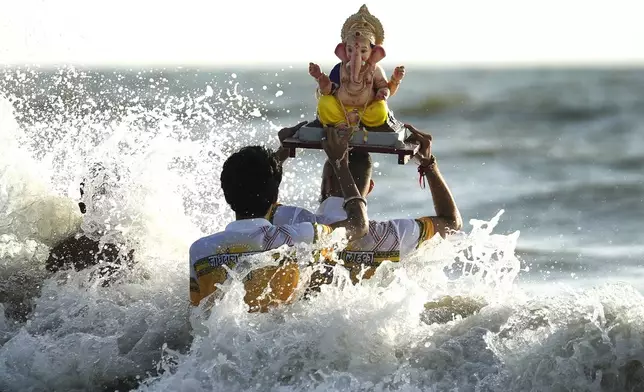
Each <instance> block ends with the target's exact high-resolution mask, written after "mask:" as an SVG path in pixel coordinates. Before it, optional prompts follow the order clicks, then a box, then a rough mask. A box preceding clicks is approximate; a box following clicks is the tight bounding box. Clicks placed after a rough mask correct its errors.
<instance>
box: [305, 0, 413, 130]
mask: <svg viewBox="0 0 644 392" xmlns="http://www.w3.org/2000/svg"><path fill="white" fill-rule="evenodd" d="M341 38H342V42H341V43H340V44H338V45H337V47H336V48H335V54H336V56H338V57H339V58H340V60H342V62H341V63H339V64H337V65H336V66H335V67H334V68H333V70H332V71H331V74H330V75H326V74H325V73H323V72H322V71H321V70H320V67H319V66H318V65H317V64H314V63H310V64H309V74H310V75H311V76H312V77H314V78H315V79H316V80H317V82H318V89H317V96H318V106H317V115H318V119H319V121H320V122H321V123H322V125H323V126H332V127H336V128H346V127H355V126H361V125H362V126H365V127H366V128H368V129H371V130H393V129H391V128H390V127H389V128H388V127H387V126H386V125H387V120H388V118H389V115H390V113H389V109H388V107H387V99H388V98H389V97H391V96H393V95H394V94H395V93H396V90H397V89H398V86H399V85H400V81H401V80H402V78H403V77H404V75H405V68H404V67H402V66H400V67H396V69H395V71H394V72H393V74H392V76H391V80H390V81H388V80H387V77H386V76H385V72H384V70H383V69H382V67H381V66H380V65H378V62H379V61H380V60H382V59H383V58H384V57H385V49H384V48H383V47H382V43H383V41H384V30H383V28H382V24H381V23H380V21H379V20H378V19H377V18H376V17H375V16H373V15H371V13H369V10H368V9H367V6H366V5H363V6H362V7H360V10H359V11H358V12H357V13H356V14H354V15H351V16H350V17H349V18H348V19H347V20H346V21H345V23H344V25H343V26H342V33H341Z"/></svg>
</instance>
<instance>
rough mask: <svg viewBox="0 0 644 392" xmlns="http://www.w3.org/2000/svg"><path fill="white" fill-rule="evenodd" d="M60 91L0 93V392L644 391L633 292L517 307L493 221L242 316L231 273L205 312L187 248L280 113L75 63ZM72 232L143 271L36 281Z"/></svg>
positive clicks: (218, 210) (220, 93) (579, 294)
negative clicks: (109, 279)
mask: <svg viewBox="0 0 644 392" xmlns="http://www.w3.org/2000/svg"><path fill="white" fill-rule="evenodd" d="M7 75H8V76H7ZM38 75H39V74H38V72H37V71H22V70H18V71H7V73H6V75H5V79H6V81H5V84H0V86H4V91H17V90H14V89H12V88H10V87H11V86H15V85H14V84H12V83H17V82H20V83H22V84H24V85H26V86H32V87H33V88H34V89H35V87H34V86H36V85H37V81H38V78H39V76H38ZM121 76H122V75H116V76H115V78H116V80H117V81H119V80H120V79H119V78H120V77H121ZM88 78H89V79H91V80H90V81H89V82H88V81H87V80H86V79H88ZM123 78H125V76H123ZM54 79H55V80H53V81H49V82H47V85H48V86H50V87H49V88H50V89H51V90H52V91H50V92H49V93H48V95H46V97H47V98H46V99H44V100H42V99H41V100H40V101H34V99H31V100H30V99H27V98H25V96H15V95H13V96H12V95H10V94H5V95H6V96H5V97H4V98H3V99H0V279H1V282H2V283H0V310H2V312H0V390H2V391H13V390H35V391H39V390H66V391H70V390H105V389H107V390H110V389H119V390H127V389H131V388H138V389H139V390H146V391H157V390H159V391H161V390H190V391H241V390H247V391H267V390H268V391H304V390H306V391H309V390H314V391H328V390H335V391H453V390H459V391H508V390H517V391H519V390H521V391H523V390H597V391H600V390H610V391H618V390H628V389H629V388H638V387H640V388H641V387H642V385H644V384H643V381H642V380H643V378H642V377H643V376H642V374H643V373H642V370H641V369H642V365H641V364H642V362H644V349H643V344H644V340H643V338H642V332H643V331H644V325H643V324H642V322H641V315H642V314H643V312H644V300H643V298H642V296H641V295H640V294H639V293H638V292H636V291H635V290H634V289H632V288H630V287H628V286H608V285H607V286H602V287H598V288H595V289H593V290H586V291H573V290H568V291H565V292H563V293H560V294H558V295H556V296H550V297H549V296H536V295H528V294H527V293H526V292H524V291H522V290H521V289H519V288H518V287H516V278H517V276H518V274H519V273H520V272H521V271H522V266H521V262H520V261H519V260H518V259H517V258H516V257H515V248H516V243H517V240H518V237H519V233H518V232H516V233H513V234H510V235H501V234H493V229H494V227H495V226H496V224H497V223H498V220H499V219H500V216H501V214H502V213H503V211H501V212H499V214H497V215H496V216H495V217H493V218H492V219H491V220H490V221H489V222H484V221H478V220H473V221H471V222H470V225H471V228H470V229H469V232H468V233H459V234H457V235H454V236H451V237H449V238H448V239H447V240H443V239H441V238H439V237H436V238H434V239H433V240H432V241H429V242H428V243H426V244H425V245H424V246H422V247H421V248H420V249H419V250H418V251H417V252H415V253H414V254H413V255H411V256H410V257H408V258H407V259H406V260H404V261H402V262H400V263H385V264H384V265H383V266H382V267H381V268H379V269H378V271H377V272H376V274H375V275H374V276H373V277H372V278H371V279H369V280H366V281H363V282H361V283H360V284H358V285H352V284H350V279H349V276H348V273H347V271H346V270H344V268H343V267H342V266H341V265H338V266H336V267H335V280H334V281H333V282H332V284H330V285H328V286H325V287H323V288H322V290H321V292H320V293H318V294H316V295H313V296H312V297H311V298H309V299H307V300H300V301H297V302H295V303H294V304H292V305H290V306H285V307H282V308H278V309H276V310H274V311H272V312H269V313H266V314H249V313H247V312H246V308H245V306H244V305H243V300H242V298H243V296H244V291H243V284H242V282H241V278H240V277H239V276H238V275H235V274H232V278H231V279H229V280H228V281H227V282H226V283H225V284H224V285H223V287H222V291H223V292H225V295H223V297H221V298H220V299H219V300H218V301H217V303H216V305H215V306H214V307H213V308H212V309H211V310H210V311H208V312H205V311H203V310H202V309H193V310H191V309H190V308H189V306H188V265H187V249H188V248H189V246H190V244H191V243H192V241H194V240H195V239H196V238H198V237H200V236H202V235H205V234H209V233H212V232H215V231H218V230H221V229H223V227H224V226H225V222H228V221H230V220H231V218H232V216H231V214H230V212H229V211H228V207H227V205H226V204H225V201H224V200H223V196H222V195H221V192H220V191H219V182H218V173H219V170H220V168H221V165H222V163H223V161H224V160H225V158H226V156H227V155H228V154H229V153H230V152H232V151H233V150H234V149H236V148H238V147H239V146H241V145H246V144H250V143H267V142H269V138H271V136H270V135H268V134H267V133H265V132H258V130H259V129H261V127H262V126H263V125H264V124H266V123H268V122H269V121H271V119H269V118H267V117H262V113H263V111H264V106H263V105H264V104H263V103H262V102H261V101H259V100H258V99H252V98H251V97H250V95H249V94H248V90H243V89H242V88H241V87H240V86H239V85H238V84H237V83H239V80H240V79H241V77H239V75H234V76H233V77H231V79H226V80H221V81H218V80H215V81H212V80H208V81H207V82H205V83H204V86H203V89H201V90H200V91H192V92H191V91H188V92H181V93H178V92H173V91H171V89H170V88H169V87H168V86H169V85H170V82H168V81H165V82H164V81H163V77H158V76H157V77H155V78H151V77H149V76H148V75H138V76H137V77H135V78H134V80H135V81H137V83H139V82H138V81H141V80H144V81H146V82H145V83H144V84H145V85H146V88H148V87H149V86H154V87H155V88H153V89H152V88H150V91H149V94H148V95H147V96H142V94H141V93H140V91H141V90H140V89H139V90H134V89H130V90H128V87H127V86H128V84H127V83H125V82H123V81H120V83H115V84H110V83H111V82H110V80H112V79H105V80H103V79H100V78H99V79H92V77H91V75H90V74H87V73H84V72H80V71H78V70H75V69H64V70H61V71H60V72H58V73H57V74H56V77H55V78H54ZM150 79H152V80H151V81H150ZM231 81H234V83H235V84H232V85H231V84H230V83H229V82H231ZM131 83H133V82H131ZM141 83H143V82H141ZM94 85H98V86H100V89H98V90H96V91H103V92H104V91H106V90H108V91H109V92H110V93H112V95H110V96H109V97H105V96H104V95H103V94H99V93H97V92H96V91H94V90H92V89H91V86H94ZM88 86H89V87H88ZM124 86H125V87H124ZM257 87H258V86H255V88H256V89H257V90H261V89H260V88H257ZM152 90H153V91H152ZM0 91H3V90H0ZM280 95H281V94H280ZM276 97H277V94H273V96H272V97H271V99H274V98H276ZM258 115H259V116H260V117H259V119H260V120H261V122H259V123H258V122H257V121H258V120H257V119H256V116H258ZM254 119H255V120H254ZM253 121H254V122H253ZM272 133H274V132H272ZM240 134H243V135H244V136H243V137H240V136H239V135H240ZM97 165H98V166H100V167H101V168H103V170H104V171H103V174H104V176H103V177H102V178H101V181H98V182H97V181H94V182H91V181H90V182H91V183H90V185H89V189H92V187H95V188H96V189H98V188H100V187H103V188H101V189H104V192H103V193H102V194H100V195H98V196H96V193H95V192H90V193H92V194H93V195H95V197H90V198H87V199H86V200H87V202H88V212H87V214H85V215H81V214H80V213H79V212H78V207H77V205H76V203H77V201H78V193H77V192H78V184H79V183H80V182H81V180H83V179H86V178H90V177H89V175H90V173H91V171H92V170H93V168H94V169H95V168H96V167H97ZM300 169H303V168H302V167H301V166H298V170H300ZM305 174H306V176H304V178H306V179H303V178H301V177H296V176H291V175H287V176H285V181H284V184H283V188H284V189H285V191H283V192H282V193H283V194H282V195H281V196H282V197H285V198H290V199H293V200H304V199H314V198H315V196H314V195H315V189H316V185H317V184H311V183H310V178H312V177H314V176H313V175H312V174H311V172H308V173H305ZM307 179H308V181H307ZM98 229H100V230H98ZM79 231H82V232H84V233H99V232H100V233H101V234H100V235H101V240H102V241H104V242H113V241H122V240H124V241H126V242H127V243H128V244H129V246H131V247H132V248H133V249H134V250H135V255H136V264H135V266H134V267H133V268H132V270H127V271H124V273H123V274H122V275H120V279H119V280H118V281H117V282H115V283H113V284H111V285H109V286H107V287H104V286H102V285H101V284H100V279H97V278H96V277H95V276H94V275H93V272H94V270H95V268H89V269H86V270H82V271H78V272H74V271H63V272H59V273H56V274H51V273H48V272H46V271H45V268H44V264H45V260H46V258H47V255H48V251H49V249H50V248H51V247H52V246H53V245H54V244H56V243H58V242H59V241H60V240H61V239H63V238H66V237H68V236H70V235H73V234H74V233H76V232H79ZM309 268H310V267H309ZM304 272H305V273H304V274H305V275H306V273H308V272H310V269H309V270H306V271H304Z"/></svg>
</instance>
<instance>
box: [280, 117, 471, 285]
mask: <svg viewBox="0 0 644 392" xmlns="http://www.w3.org/2000/svg"><path fill="white" fill-rule="evenodd" d="M300 126H302V124H298V126H296V127H295V128H285V129H282V130H281V131H280V133H279V134H278V136H279V138H280V141H281V140H284V139H285V138H287V137H290V136H291V135H292V134H294V133H295V132H294V130H295V131H296V130H297V129H298V128H299V127H300ZM405 126H406V127H407V128H408V129H409V130H410V131H411V132H412V135H413V138H414V139H415V140H416V141H418V142H419V143H420V149H419V151H418V155H417V157H418V158H419V160H420V166H419V167H418V172H419V173H420V175H421V176H424V179H426V180H427V182H428V183H429V189H430V192H431V195H432V199H433V205H434V210H435V212H436V215H433V216H429V214H428V215H427V216H424V217H419V218H417V219H393V220H389V221H382V222H378V221H370V222H369V232H368V233H367V235H365V236H364V237H362V238H360V239H355V240H352V241H350V243H349V245H348V246H347V247H346V249H345V250H343V251H342V252H341V253H340V254H339V257H340V258H341V259H342V260H343V261H344V263H345V266H346V267H347V268H348V269H349V270H350V271H351V276H352V279H353V281H354V282H356V281H357V277H358V275H359V274H360V272H361V270H362V269H363V267H367V268H368V269H367V270H366V271H365V272H364V276H363V278H370V277H371V276H372V275H373V273H374V272H375V269H376V268H377V267H378V265H380V263H382V262H383V261H385V260H391V261H393V262H397V261H400V259H401V257H404V256H405V255H407V254H409V253H410V252H412V251H413V250H415V249H416V248H418V246H420V245H421V244H422V243H423V242H425V241H427V240H428V239H430V238H432V237H433V236H434V235H435V234H436V233H439V234H440V235H441V236H443V237H444V236H445V235H446V234H447V233H448V232H449V231H451V230H460V229H461V227H462V219H461V215H460V212H459V210H458V207H457V206H456V203H455V201H454V198H453V196H452V194H451V191H450V190H449V187H448V186H447V183H446V182H445V180H444V179H443V176H442V175H441V173H440V171H439V170H438V164H437V163H436V158H435V157H434V155H432V153H431V141H432V137H431V135H427V134H424V133H422V132H420V131H418V130H417V129H416V128H415V127H413V126H412V125H409V124H406V125H405ZM349 170H350V171H351V174H352V175H353V178H354V180H355V182H356V186H357V187H358V189H359V191H360V193H361V194H362V196H363V197H367V195H368V194H369V193H370V192H371V190H372V189H373V187H374V182H373V180H372V177H371V174H372V163H371V157H370V156H369V154H368V153H365V152H358V151H351V152H350V153H349ZM332 172H333V166H332V165H331V164H330V163H329V161H328V160H327V161H326V162H325V164H324V168H323V171H322V186H321V188H322V189H321V198H320V201H321V203H320V207H319V208H318V210H317V212H316V213H315V214H314V213H312V212H310V211H308V210H305V209H302V208H299V207H295V206H282V205H279V204H276V205H274V206H273V208H272V209H271V211H269V215H268V219H269V220H271V221H272V222H273V223H274V224H276V225H284V224H292V223H297V222H306V221H309V222H316V223H322V224H329V223H332V222H336V221H338V220H342V219H345V217H346V214H345V213H344V211H342V208H341V206H342V197H341V189H340V187H339V184H338V182H337V180H335V179H334V178H333V176H332Z"/></svg>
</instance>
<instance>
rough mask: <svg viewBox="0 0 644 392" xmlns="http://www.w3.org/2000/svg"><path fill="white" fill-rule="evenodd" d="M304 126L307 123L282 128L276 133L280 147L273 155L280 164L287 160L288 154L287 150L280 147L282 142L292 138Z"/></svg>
mask: <svg viewBox="0 0 644 392" xmlns="http://www.w3.org/2000/svg"><path fill="white" fill-rule="evenodd" d="M306 124H308V121H302V122H301V123H299V124H297V125H296V126H294V127H288V128H282V129H280V130H279V132H277V138H278V139H279V141H280V147H279V148H278V149H277V152H276V153H275V155H276V156H277V160H278V161H279V162H280V163H284V161H286V160H287V159H288V153H289V151H288V149H287V148H284V147H282V142H284V140H285V139H288V138H289V137H293V136H294V135H295V134H296V133H297V131H298V130H299V129H300V128H302V127H303V126H304V125H306Z"/></svg>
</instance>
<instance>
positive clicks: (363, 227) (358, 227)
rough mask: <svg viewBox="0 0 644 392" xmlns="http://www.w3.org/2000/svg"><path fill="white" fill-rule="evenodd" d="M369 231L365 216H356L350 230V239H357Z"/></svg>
mask: <svg viewBox="0 0 644 392" xmlns="http://www.w3.org/2000/svg"><path fill="white" fill-rule="evenodd" d="M368 232H369V223H368V222H367V220H366V219H365V218H362V217H360V218H358V219H356V220H355V225H354V227H353V228H352V230H351V236H350V238H349V239H350V240H351V241H354V240H359V239H360V238H362V237H364V236H366V235H367V233H368Z"/></svg>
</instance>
